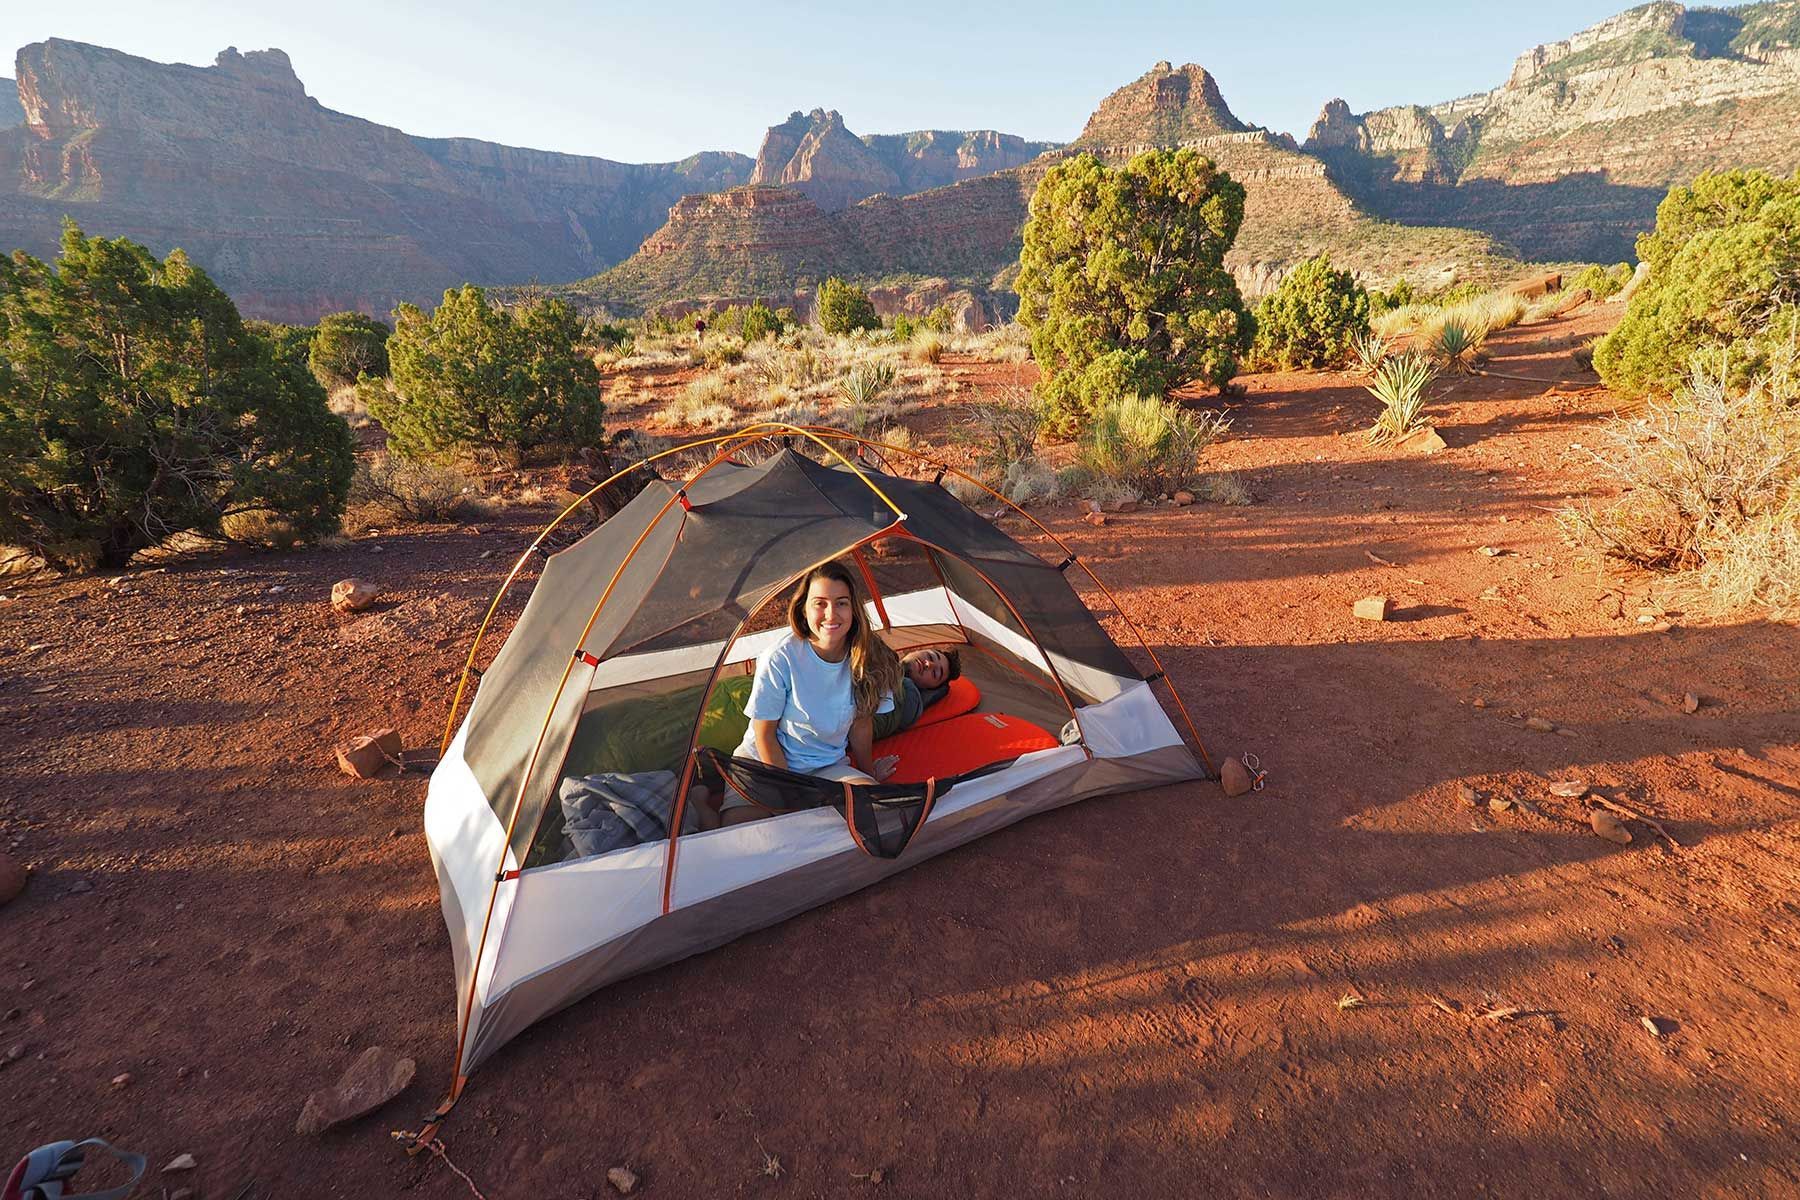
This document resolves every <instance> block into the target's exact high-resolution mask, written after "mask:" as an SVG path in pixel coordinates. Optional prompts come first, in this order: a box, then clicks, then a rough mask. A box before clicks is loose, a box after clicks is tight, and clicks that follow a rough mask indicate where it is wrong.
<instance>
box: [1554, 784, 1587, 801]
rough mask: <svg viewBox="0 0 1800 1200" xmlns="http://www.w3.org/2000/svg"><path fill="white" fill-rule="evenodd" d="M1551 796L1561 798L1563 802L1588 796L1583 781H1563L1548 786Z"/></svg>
mask: <svg viewBox="0 0 1800 1200" xmlns="http://www.w3.org/2000/svg"><path fill="white" fill-rule="evenodd" d="M1550 794H1551V795H1552V796H1561V797H1562V798H1563V799H1565V800H1579V799H1581V798H1582V797H1583V796H1585V795H1587V794H1588V785H1587V781H1586V780H1585V779H1563V780H1559V781H1558V782H1556V783H1553V784H1551V785H1550Z"/></svg>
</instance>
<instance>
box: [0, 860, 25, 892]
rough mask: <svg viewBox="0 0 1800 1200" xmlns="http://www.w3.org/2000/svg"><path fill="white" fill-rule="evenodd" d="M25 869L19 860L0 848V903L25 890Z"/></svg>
mask: <svg viewBox="0 0 1800 1200" xmlns="http://www.w3.org/2000/svg"><path fill="white" fill-rule="evenodd" d="M25 878H26V871H25V868H24V867H23V866H21V865H20V863H19V860H18V859H16V858H14V857H13V856H12V855H10V854H8V853H6V852H5V851H4V850H0V904H5V903H6V902H7V901H8V900H11V899H12V898H13V897H15V896H17V895H18V894H19V893H20V892H22V891H24V890H25Z"/></svg>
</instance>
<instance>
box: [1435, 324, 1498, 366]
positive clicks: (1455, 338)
mask: <svg viewBox="0 0 1800 1200" xmlns="http://www.w3.org/2000/svg"><path fill="white" fill-rule="evenodd" d="M1486 340H1487V330H1486V329H1484V328H1482V327H1481V326H1479V325H1476V324H1472V323H1469V322H1465V321H1463V320H1461V319H1458V318H1454V317H1452V318H1450V319H1448V320H1446V321H1444V322H1443V323H1442V324H1441V325H1439V326H1438V327H1437V330H1436V331H1435V332H1433V333H1432V334H1431V335H1430V337H1429V338H1427V339H1426V343H1425V344H1426V349H1427V350H1428V351H1429V353H1430V354H1431V356H1432V357H1433V358H1434V359H1436V360H1437V361H1438V363H1439V364H1440V365H1442V366H1443V367H1445V368H1447V369H1448V370H1451V371H1457V372H1461V373H1463V374H1467V373H1468V372H1470V371H1473V370H1474V369H1475V364H1476V363H1478V362H1479V361H1481V344H1482V343H1483V342H1484V341H1486Z"/></svg>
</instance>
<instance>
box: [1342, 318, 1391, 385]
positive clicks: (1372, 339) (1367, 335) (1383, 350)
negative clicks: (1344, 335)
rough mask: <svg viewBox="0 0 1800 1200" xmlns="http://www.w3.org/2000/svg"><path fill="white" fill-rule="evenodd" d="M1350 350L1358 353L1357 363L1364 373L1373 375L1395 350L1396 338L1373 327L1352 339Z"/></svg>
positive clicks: (1355, 353)
mask: <svg viewBox="0 0 1800 1200" xmlns="http://www.w3.org/2000/svg"><path fill="white" fill-rule="evenodd" d="M1350 351H1351V353H1352V354H1354V355H1356V365H1357V366H1358V367H1361V368H1362V371H1363V373H1364V374H1365V375H1373V374H1374V373H1375V372H1376V371H1377V370H1379V369H1380V368H1381V364H1382V363H1384V362H1386V361H1387V360H1388V356H1389V355H1390V354H1392V353H1393V352H1394V339H1393V338H1389V337H1382V336H1381V335H1380V334H1379V333H1376V332H1375V331H1374V330H1373V329H1369V330H1365V331H1364V332H1362V333H1359V334H1357V335H1356V336H1354V337H1352V338H1351V339H1350Z"/></svg>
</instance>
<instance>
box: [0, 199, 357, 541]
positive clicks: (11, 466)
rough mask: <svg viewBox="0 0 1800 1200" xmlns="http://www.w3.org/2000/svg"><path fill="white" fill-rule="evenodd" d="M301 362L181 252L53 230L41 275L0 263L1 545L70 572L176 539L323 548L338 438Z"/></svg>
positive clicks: (336, 423) (344, 467)
mask: <svg viewBox="0 0 1800 1200" xmlns="http://www.w3.org/2000/svg"><path fill="white" fill-rule="evenodd" d="M302 347H303V342H300V341H298V340H288V341H285V342H281V343H271V342H269V341H266V340H264V339H263V338H262V337H259V336H258V335H257V334H256V333H254V332H253V331H251V330H250V329H248V328H246V326H245V323H244V321H243V320H242V319H241V318H240V317H239V316H238V311H237V308H236V306H235V305H233V304H232V302H231V299H230V298H229V297H228V296H226V295H225V293H224V292H223V291H221V290H219V288H218V287H217V285H215V284H214V283H213V282H212V280H211V279H209V278H207V276H206V273H205V272H204V271H201V270H200V269H199V268H197V267H195V266H193V265H192V264H191V263H190V262H189V261H188V260H187V257H186V256H185V255H184V254H182V252H181V251H179V250H177V251H175V252H173V253H172V254H170V255H169V256H168V258H166V259H165V260H163V261H162V262H160V263H159V262H157V261H156V259H155V258H154V257H153V256H152V255H151V254H150V252H149V251H148V250H146V249H145V248H144V247H142V246H139V245H136V244H134V243H132V242H129V241H126V240H125V239H123V238H116V239H104V238H89V237H86V236H85V235H83V234H82V232H81V231H80V230H79V229H77V228H76V227H75V226H74V225H73V224H69V225H65V227H64V229H63V238H62V255H61V257H60V258H59V259H58V260H57V262H56V264H55V265H54V266H51V265H48V264H46V263H43V262H40V261H38V260H37V259H35V258H32V257H31V256H30V255H27V254H24V253H23V252H20V253H17V254H14V255H13V256H12V257H11V258H10V259H0V542H6V543H11V544H14V545H19V546H23V547H25V548H27V549H29V550H30V551H31V552H32V553H33V554H36V555H37V556H39V557H41V558H42V559H43V560H44V561H45V562H46V563H48V564H50V565H51V566H53V567H56V568H58V569H73V568H78V567H83V566H89V565H99V566H104V567H118V566H123V565H124V564H125V563H126V562H128V561H129V560H130V558H131V556H132V555H133V554H134V553H135V552H137V551H139V550H143V549H146V548H148V547H151V546H154V545H157V544H159V543H161V542H163V541H164V540H165V539H167V538H169V537H170V536H172V535H174V534H177V533H182V532H196V533H200V534H203V535H206V536H209V537H221V536H226V537H229V536H231V535H232V533H233V532H234V531H243V530H248V529H251V528H252V527H255V528H259V529H279V530H280V531H281V533H280V539H279V540H283V541H285V540H289V539H294V540H298V539H305V538H313V537H319V536H323V535H326V534H330V533H334V532H336V530H337V528H338V522H339V519H340V517H341V516H342V514H343V509H344V499H345V496H346V494H347V493H348V491H349V487H350V472H351V467H352V463H353V457H352V447H351V441H350V431H349V429H348V427H346V426H345V424H344V422H343V421H342V420H341V419H340V418H338V417H336V416H334V415H332V413H331V411H330V410H329V409H328V408H327V407H326V404H325V392H324V389H322V388H321V387H320V386H319V383H318V381H317V380H316V379H314V378H313V377H312V374H311V372H310V371H308V370H307V366H306V358H305V354H304V351H303V349H302ZM255 540H258V541H265V540H276V539H273V538H270V539H265V538H263V537H261V536H260V535H258V536H257V537H256V539H255Z"/></svg>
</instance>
